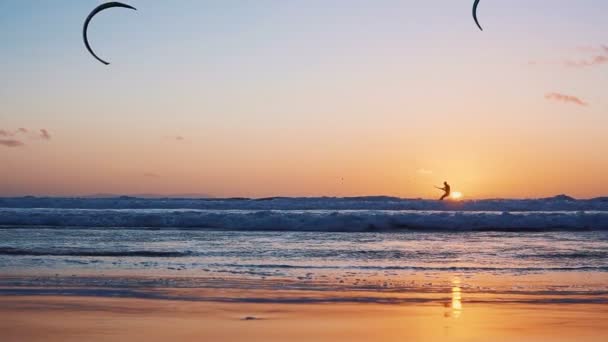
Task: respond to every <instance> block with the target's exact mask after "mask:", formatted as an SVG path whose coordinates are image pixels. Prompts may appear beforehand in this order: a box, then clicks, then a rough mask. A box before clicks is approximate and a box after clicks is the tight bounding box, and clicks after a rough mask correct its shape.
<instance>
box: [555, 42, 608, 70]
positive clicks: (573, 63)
mask: <svg viewBox="0 0 608 342" xmlns="http://www.w3.org/2000/svg"><path fill="white" fill-rule="evenodd" d="M577 50H578V51H579V52H581V53H584V54H590V55H592V56H590V57H589V58H586V59H579V60H566V61H564V65H566V66H568V67H575V68H584V67H592V66H597V65H602V64H608V45H599V46H589V45H588V46H579V47H578V48H577Z"/></svg>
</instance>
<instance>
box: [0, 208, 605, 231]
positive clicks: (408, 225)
mask: <svg viewBox="0 0 608 342" xmlns="http://www.w3.org/2000/svg"><path fill="white" fill-rule="evenodd" d="M0 225H1V226H4V227H5V228H7V227H8V228H10V227H28V226H38V227H39V226H46V227H97V228H143V229H176V228H177V229H219V230H276V231H334V232H340V231H345V232H358V231H403V230H440V231H548V230H563V231H579V230H608V211H538V212H537V211H526V212H507V211H502V212H501V211H415V210H404V211H394V210H260V211H253V210H193V209H181V210H173V209H120V210H108V209H103V210H100V209H95V210H94V209H11V208H1V209H0Z"/></svg>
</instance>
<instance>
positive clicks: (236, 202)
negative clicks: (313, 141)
mask: <svg viewBox="0 0 608 342" xmlns="http://www.w3.org/2000/svg"><path fill="white" fill-rule="evenodd" d="M0 208H55V209H205V210H231V209H235V210H256V211H259V210H440V211H452V210H454V211H556V210H560V211H561V210H563V211H581V210H587V211H589V210H599V211H608V197H598V198H594V199H584V200H577V199H574V198H572V197H569V196H566V195H559V196H555V197H549V198H539V199H485V200H465V201H436V200H424V199H407V198H397V197H389V196H362V197H269V198H259V199H249V198H210V199H209V198H202V199H192V198H137V197H128V196H120V197H110V198H67V197H32V196H28V197H17V198H0Z"/></svg>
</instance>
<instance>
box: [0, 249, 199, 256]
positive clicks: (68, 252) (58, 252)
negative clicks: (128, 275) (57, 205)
mask: <svg viewBox="0 0 608 342" xmlns="http://www.w3.org/2000/svg"><path fill="white" fill-rule="evenodd" d="M0 255H14V256H82V257H141V258H177V257H184V256H188V255H190V253H189V252H173V251H167V252H165V251H96V250H79V249H21V248H12V247H0Z"/></svg>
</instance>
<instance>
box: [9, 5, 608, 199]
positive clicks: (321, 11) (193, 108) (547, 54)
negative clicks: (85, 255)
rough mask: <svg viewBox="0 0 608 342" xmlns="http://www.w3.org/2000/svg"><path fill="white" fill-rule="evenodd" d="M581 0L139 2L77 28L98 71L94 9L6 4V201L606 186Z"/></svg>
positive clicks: (590, 191)
mask: <svg viewBox="0 0 608 342" xmlns="http://www.w3.org/2000/svg"><path fill="white" fill-rule="evenodd" d="M589 2H590V3H591V4H592V5H593V6H591V5H589V6H582V5H581V6H580V8H578V7H576V8H572V7H568V6H566V5H565V3H564V4H561V5H560V6H557V5H555V6H553V7H552V12H551V15H547V12H546V6H548V5H549V1H548V0H547V1H539V3H536V2H535V3H534V4H532V5H529V6H528V5H526V6H528V7H527V8H526V12H525V13H524V12H519V11H518V10H517V8H515V7H513V6H508V4H498V3H496V4H493V3H491V2H490V3H488V4H484V8H483V16H481V13H480V16H481V19H482V21H483V22H484V27H485V29H486V30H485V31H484V32H479V31H478V30H477V29H476V27H475V26H474V23H473V22H472V19H471V18H470V8H469V6H468V5H467V6H464V7H463V6H462V4H458V3H456V2H453V1H443V2H442V4H443V6H437V5H436V4H429V3H419V2H409V1H405V2H403V1H389V0H382V1H379V2H372V1H369V2H365V1H361V2H357V4H356V5H353V6H347V5H346V4H345V2H342V1H337V0H335V1H330V2H327V1H325V2H322V1H312V2H306V3H304V2H294V3H289V4H285V3H283V2H281V1H268V2H265V3H263V4H257V5H255V4H242V6H241V7H238V6H237V7H236V8H235V7H234V6H232V7H231V6H228V5H227V4H221V3H215V2H213V3H206V2H198V1H184V2H183V3H181V4H180V6H173V7H169V6H168V4H166V3H164V2H154V1H152V2H143V1H139V2H135V3H134V5H136V7H138V8H139V7H141V8H140V10H139V11H138V12H137V13H136V14H135V15H134V14H133V13H128V12H123V11H120V10H116V11H115V12H112V13H111V14H110V13H105V14H104V15H103V16H100V17H99V18H96V21H95V23H94V25H92V26H91V33H90V37H91V39H92V40H95V46H96V50H98V51H99V52H100V55H103V57H106V58H107V59H110V60H111V62H112V64H111V65H110V66H107V67H106V66H103V65H101V64H99V63H97V62H96V61H94V60H93V59H92V58H91V56H90V55H88V54H87V53H86V51H85V50H84V48H83V46H82V42H81V41H80V37H79V34H80V33H79V28H80V25H81V24H82V23H81V22H82V19H83V17H84V16H86V13H87V12H88V11H90V8H89V7H91V6H90V4H87V3H82V4H80V3H79V4H74V3H73V2H70V1H58V2H56V3H54V5H53V6H51V5H48V4H44V5H42V6H41V7H33V6H31V5H27V4H21V3H13V4H10V5H5V6H9V7H11V8H9V10H10V11H8V12H9V13H11V16H10V17H8V18H3V17H2V15H0V22H3V24H2V26H0V29H3V30H0V31H2V33H0V39H2V40H3V41H5V43H4V45H5V46H7V47H8V48H7V51H6V53H3V57H2V63H0V74H1V75H3V77H2V78H1V79H0V163H1V165H2V168H0V196H11V195H27V194H34V195H79V194H93V193H120V194H137V193H155V194H185V193H204V194H210V195H215V196H253V197H258V196H274V195H286V196H295V195H299V196H313V195H314V196H317V195H329V196H334V195H337V196H349V195H371V194H385V195H395V196H403V197H425V198H427V197H429V198H433V197H436V196H437V195H438V191H437V190H435V189H434V188H433V185H440V184H441V182H443V181H444V180H447V181H448V182H450V183H451V184H452V187H453V190H457V191H461V192H463V193H464V194H465V196H466V197H467V198H484V197H542V196H552V195H556V194H560V193H566V194H569V195H572V196H576V197H594V196H600V195H605V194H608V158H606V157H605V155H604V150H605V148H606V147H608V137H607V136H606V133H605V129H606V127H608V116H607V115H606V113H607V109H608V102H606V96H605V89H606V85H607V83H606V82H607V80H608V77H607V76H608V63H605V64H604V63H603V62H601V61H602V59H601V58H600V57H601V56H608V47H606V45H607V44H606V41H605V35H604V34H603V33H605V32H606V31H607V29H608V24H607V23H606V21H605V18H604V17H603V16H600V15H598V14H597V13H599V12H601V11H600V9H605V11H604V13H608V3H605V2H597V1H592V0H589ZM526 4H527V2H526ZM562 5H563V8H562ZM209 6H210V7H211V8H210V7H209ZM410 12H415V13H416V16H415V18H412V17H411V15H408V14H407V13H410ZM0 13H7V11H1V10H0ZM505 13H506V14H505ZM4 15H5V16H6V14H4ZM565 16H567V17H568V18H570V19H569V20H568V21H567V22H565V21H564V20H562V19H563V18H564V17H565ZM405 17H408V18H410V19H411V20H404V18H405ZM178 18H179V19H178ZM34 24H35V25H34ZM33 26H36V27H37V29H36V30H34V29H33V28H32V27H33ZM9 28H10V29H9ZM38 28H39V29H38ZM581 37H583V38H581ZM607 61H608V59H607ZM20 127H23V128H27V130H28V133H23V132H18V129H19V128H20ZM39 129H46V130H48V132H49V133H50V136H51V139H45V138H43V137H42V136H41V133H40V131H39ZM2 131H4V132H5V133H4V134H2ZM177 137H180V138H179V139H178V138H177ZM15 141H17V142H19V144H15V143H14V142H15Z"/></svg>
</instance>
